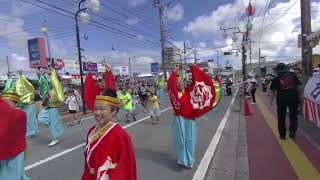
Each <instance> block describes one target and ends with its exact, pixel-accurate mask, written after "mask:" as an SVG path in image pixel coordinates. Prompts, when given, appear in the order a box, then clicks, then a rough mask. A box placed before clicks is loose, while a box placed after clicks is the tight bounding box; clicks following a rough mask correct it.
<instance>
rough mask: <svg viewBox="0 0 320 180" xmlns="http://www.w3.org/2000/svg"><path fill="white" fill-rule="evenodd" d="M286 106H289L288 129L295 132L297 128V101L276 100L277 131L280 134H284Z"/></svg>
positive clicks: (292, 132)
mask: <svg viewBox="0 0 320 180" xmlns="http://www.w3.org/2000/svg"><path fill="white" fill-rule="evenodd" d="M287 107H288V108H289V119H290V125H289V131H290V133H291V134H295V133H296V131H297V129H298V117H297V116H298V102H290V100H287V101H281V102H278V103H277V111H278V131H279V134H280V136H286V130H287V128H286V114H287Z"/></svg>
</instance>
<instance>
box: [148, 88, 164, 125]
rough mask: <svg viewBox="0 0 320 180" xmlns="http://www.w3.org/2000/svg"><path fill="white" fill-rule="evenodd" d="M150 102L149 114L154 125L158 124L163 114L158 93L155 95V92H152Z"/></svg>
mask: <svg viewBox="0 0 320 180" xmlns="http://www.w3.org/2000/svg"><path fill="white" fill-rule="evenodd" d="M148 100H149V104H150V109H149V114H150V116H151V120H152V124H155V123H158V122H159V121H160V115H161V112H160V107H159V102H158V97H157V93H155V91H154V92H150V95H149V97H148Z"/></svg>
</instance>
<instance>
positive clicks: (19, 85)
mask: <svg viewBox="0 0 320 180" xmlns="http://www.w3.org/2000/svg"><path fill="white" fill-rule="evenodd" d="M16 93H17V94H18V95H19V97H20V103H22V104H33V102H34V87H33V86H32V84H31V83H30V82H29V81H28V80H27V78H26V77H25V76H24V75H21V76H20V77H19V79H18V81H17V82H16Z"/></svg>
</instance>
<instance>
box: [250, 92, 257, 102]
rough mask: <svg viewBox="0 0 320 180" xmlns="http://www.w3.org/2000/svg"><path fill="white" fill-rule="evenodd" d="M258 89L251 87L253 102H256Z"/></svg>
mask: <svg viewBox="0 0 320 180" xmlns="http://www.w3.org/2000/svg"><path fill="white" fill-rule="evenodd" d="M256 91H257V89H251V96H252V102H254V103H255V102H256Z"/></svg>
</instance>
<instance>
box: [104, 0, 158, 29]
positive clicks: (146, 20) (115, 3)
mask: <svg viewBox="0 0 320 180" xmlns="http://www.w3.org/2000/svg"><path fill="white" fill-rule="evenodd" d="M108 2H111V3H112V4H114V5H115V6H117V7H119V8H121V9H123V10H124V11H127V12H128V13H130V14H132V15H134V16H136V17H138V18H139V19H141V20H143V21H145V22H148V23H149V24H152V25H153V26H155V27H158V25H156V24H154V23H153V22H152V21H150V20H149V19H146V18H143V17H141V16H139V15H138V14H136V13H134V12H132V11H131V10H129V9H126V8H124V7H122V6H121V5H120V4H119V3H118V2H115V1H113V0H109V1H108Z"/></svg>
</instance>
